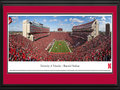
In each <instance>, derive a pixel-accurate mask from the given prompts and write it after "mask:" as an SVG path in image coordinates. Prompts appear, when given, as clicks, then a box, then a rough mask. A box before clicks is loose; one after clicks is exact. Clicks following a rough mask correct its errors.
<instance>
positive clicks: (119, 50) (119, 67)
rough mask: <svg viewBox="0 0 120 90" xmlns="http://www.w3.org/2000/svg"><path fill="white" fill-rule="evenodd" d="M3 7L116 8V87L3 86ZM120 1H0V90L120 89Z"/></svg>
mask: <svg viewBox="0 0 120 90" xmlns="http://www.w3.org/2000/svg"><path fill="white" fill-rule="evenodd" d="M3 5H13V6H14V5H23V6H24V5H30V6H34V5H41V6H45V5H50V6H56V5H61V6H62V5H68V6H69V5H73V6H75V5H81V6H84V5H91V6H94V5H100V6H104V5H115V6H117V18H118V20H117V85H3ZM119 15H120V1H119V0H98V1H96V0H80V1H79V0H66V1H64V0H58V1H55V0H42V1H39V0H34V1H33V0H25V1H23V0H16V1H15V0H9V1H8V0H1V1H0V40H1V44H0V46H1V48H0V58H1V59H0V72H1V73H0V89H12V90H13V89H55V90H57V89H60V90H63V89H69V90H71V89H72V90H77V89H120V65H119V64H120V55H119V53H120V39H119V38H120V35H119V34H120V25H119V24H120V16H119Z"/></svg>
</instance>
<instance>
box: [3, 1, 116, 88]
mask: <svg viewBox="0 0 120 90" xmlns="http://www.w3.org/2000/svg"><path fill="white" fill-rule="evenodd" d="M3 3H5V2H3ZM30 3H32V2H30ZM36 3H37V2H36ZM41 3H42V2H39V3H38V4H33V5H32V4H29V5H27V2H25V3H24V4H9V3H8V4H3V6H2V9H3V85H33V86H34V85H38V86H41V85H45V86H46V85H48V86H49V85H53V86H56V85H63V86H65V85H68V86H69V85H73V86H75V85H78V86H82V85H103V86H105V85H106V86H109V85H113V86H114V87H115V86H116V87H117V85H118V84H117V17H118V16H117V10H118V6H117V4H118V1H117V0H116V2H114V3H115V4H113V5H111V4H101V5H97V4H96V5H95V4H94V5H91V4H89V5H88V4H85V3H83V4H82V2H79V3H80V4H74V5H73V4H70V3H69V4H48V3H47V4H41ZM61 3H62V1H61ZM64 3H65V2H64ZM98 3H99V2H98ZM25 4H26V5H25ZM84 4H85V5H84Z"/></svg>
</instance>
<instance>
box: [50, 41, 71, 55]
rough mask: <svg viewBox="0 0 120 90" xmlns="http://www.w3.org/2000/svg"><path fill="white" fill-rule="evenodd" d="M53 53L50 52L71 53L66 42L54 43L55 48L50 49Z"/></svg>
mask: <svg viewBox="0 0 120 90" xmlns="http://www.w3.org/2000/svg"><path fill="white" fill-rule="evenodd" d="M50 50H51V51H50V52H55V53H58V52H62V53H63V52H70V50H69V48H68V46H67V44H66V42H65V41H61V40H60V41H55V42H54V45H53V47H52V48H51V49H50Z"/></svg>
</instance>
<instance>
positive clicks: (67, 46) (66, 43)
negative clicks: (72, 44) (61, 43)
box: [65, 41, 72, 52]
mask: <svg viewBox="0 0 120 90" xmlns="http://www.w3.org/2000/svg"><path fill="white" fill-rule="evenodd" d="M65 43H66V44H67V42H66V41H65ZM67 47H68V49H69V51H70V52H72V51H71V50H70V48H69V46H68V44H67Z"/></svg>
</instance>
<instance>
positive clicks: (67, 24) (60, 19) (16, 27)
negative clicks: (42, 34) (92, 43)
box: [8, 14, 112, 31]
mask: <svg viewBox="0 0 120 90" xmlns="http://www.w3.org/2000/svg"><path fill="white" fill-rule="evenodd" d="M8 17H11V18H12V23H10V24H8V25H9V31H22V23H23V20H26V19H27V20H29V21H35V22H38V23H42V24H43V26H46V27H49V28H50V31H57V29H58V28H63V31H72V27H73V26H76V25H81V24H84V23H88V22H90V21H93V20H94V19H97V20H98V22H99V31H105V24H106V23H110V31H112V15H102V14H100V15H88V14H87V15H80V14H79V15H69V14H68V15H8Z"/></svg>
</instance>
